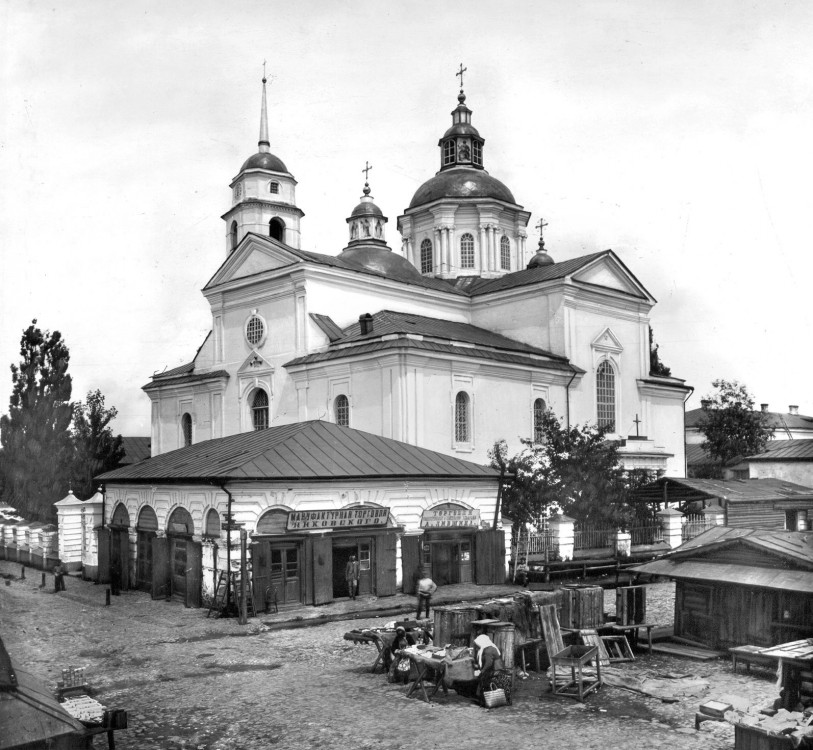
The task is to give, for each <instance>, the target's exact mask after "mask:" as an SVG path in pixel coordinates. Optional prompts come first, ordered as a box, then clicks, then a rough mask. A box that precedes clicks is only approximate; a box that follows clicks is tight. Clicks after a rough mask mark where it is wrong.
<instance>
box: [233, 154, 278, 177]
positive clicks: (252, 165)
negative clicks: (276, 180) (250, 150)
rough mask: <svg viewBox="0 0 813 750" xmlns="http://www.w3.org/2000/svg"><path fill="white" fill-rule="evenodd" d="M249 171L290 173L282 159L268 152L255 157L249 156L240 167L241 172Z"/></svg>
mask: <svg viewBox="0 0 813 750" xmlns="http://www.w3.org/2000/svg"><path fill="white" fill-rule="evenodd" d="M247 169H267V170H268V171H269V172H285V173H286V174H287V173H288V167H286V166H285V165H284V164H283V163H282V159H280V158H279V157H276V156H274V154H272V153H269V152H268V151H260V152H258V153H256V154H254V156H249V157H248V159H246V161H245V163H244V164H243V166H242V167H240V171H241V172H245V171H246V170H247Z"/></svg>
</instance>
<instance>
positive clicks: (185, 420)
mask: <svg viewBox="0 0 813 750" xmlns="http://www.w3.org/2000/svg"><path fill="white" fill-rule="evenodd" d="M192 440H193V434H192V415H191V414H190V413H189V412H188V411H185V412H184V413H183V414H182V415H181V442H182V443H183V445H182V446H181V447H182V448H188V447H189V446H190V445H192Z"/></svg>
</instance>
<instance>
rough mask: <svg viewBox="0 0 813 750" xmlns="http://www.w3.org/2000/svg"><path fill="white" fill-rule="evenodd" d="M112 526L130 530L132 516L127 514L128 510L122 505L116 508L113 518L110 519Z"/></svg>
mask: <svg viewBox="0 0 813 750" xmlns="http://www.w3.org/2000/svg"><path fill="white" fill-rule="evenodd" d="M110 525H111V526H118V527H119V528H124V529H127V528H130V514H129V513H128V512H127V508H125V507H124V505H123V504H122V503H119V504H118V505H117V506H116V509H115V510H114V511H113V517H112V518H111V519H110Z"/></svg>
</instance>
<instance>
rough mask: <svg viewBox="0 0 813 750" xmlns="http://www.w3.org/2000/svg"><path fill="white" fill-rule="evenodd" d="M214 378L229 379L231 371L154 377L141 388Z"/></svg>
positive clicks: (149, 389)
mask: <svg viewBox="0 0 813 750" xmlns="http://www.w3.org/2000/svg"><path fill="white" fill-rule="evenodd" d="M193 367H194V364H193ZM153 377H154V376H153ZM214 378H224V379H226V380H228V379H229V373H228V372H227V371H226V370H212V371H211V372H192V373H190V374H188V375H181V376H179V377H177V378H170V377H167V376H161V377H160V378H154V380H153V381H152V382H151V383H147V385H143V386H141V390H142V391H151V390H153V389H155V388H163V387H164V386H167V385H183V384H184V383H197V382H198V381H201V380H211V379H214Z"/></svg>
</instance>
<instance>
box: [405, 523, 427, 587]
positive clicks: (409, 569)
mask: <svg viewBox="0 0 813 750" xmlns="http://www.w3.org/2000/svg"><path fill="white" fill-rule="evenodd" d="M422 544H423V536H402V537H401V576H402V579H403V583H404V593H405V594H414V593H415V588H416V586H415V583H416V581H415V577H416V574H417V570H418V568H419V567H420V565H421V545H422Z"/></svg>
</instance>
